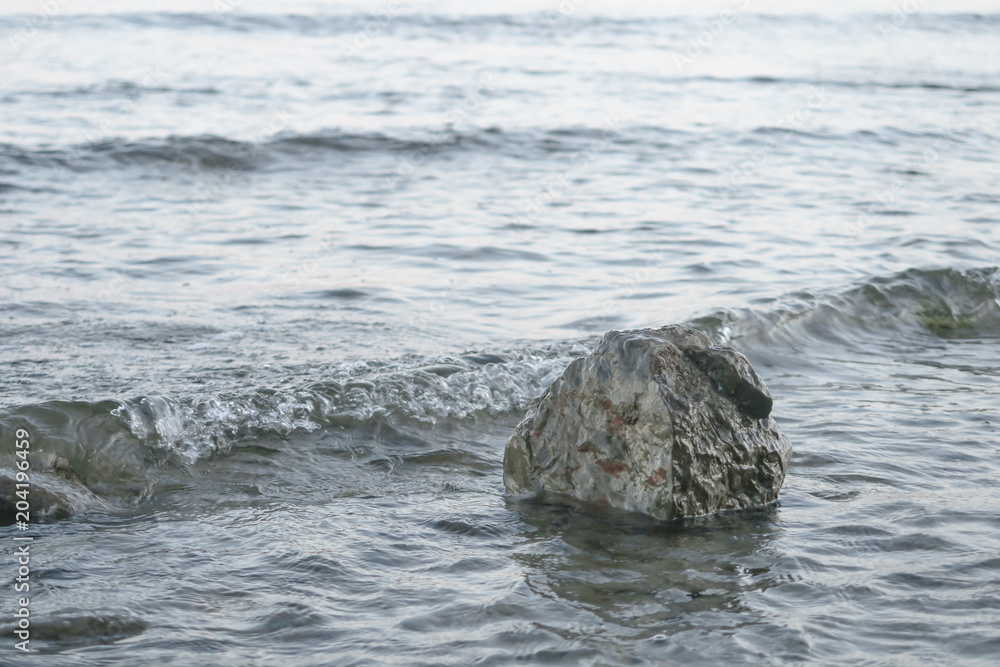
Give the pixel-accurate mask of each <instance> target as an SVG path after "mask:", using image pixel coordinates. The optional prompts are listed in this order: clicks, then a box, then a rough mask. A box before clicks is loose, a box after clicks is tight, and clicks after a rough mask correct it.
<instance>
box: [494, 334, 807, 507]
mask: <svg viewBox="0 0 1000 667" xmlns="http://www.w3.org/2000/svg"><path fill="white" fill-rule="evenodd" d="M771 404H772V401H771V396H770V394H769V393H768V391H767V387H766V386H765V385H764V382H763V381H762V380H761V379H760V377H759V376H758V375H757V373H756V372H754V370H753V368H752V367H751V366H750V362H749V361H747V358H746V357H744V356H743V355H742V354H740V353H739V352H737V351H736V350H735V349H733V348H731V347H728V346H717V345H713V343H712V339H711V338H709V337H708V336H707V335H705V334H704V333H702V332H700V331H696V330H694V329H690V328H688V327H684V326H669V327H664V328H662V329H641V330H637V331H611V332H609V333H607V334H606V335H605V336H604V338H603V339H602V340H601V342H600V343H599V344H598V345H597V348H596V349H595V350H594V351H593V352H592V353H591V354H590V355H589V356H586V357H583V358H580V359H577V360H575V361H573V362H572V363H571V364H570V365H569V366H568V367H567V368H566V370H565V371H564V372H563V374H562V376H560V377H559V378H558V379H557V380H556V381H555V382H553V383H552V386H551V387H549V388H548V389H547V390H546V391H545V393H544V394H543V395H542V396H541V398H539V399H538V400H537V401H536V402H535V403H533V404H532V406H531V408H530V409H529V411H528V414H527V416H526V417H525V418H524V420H522V421H521V423H520V424H519V425H518V426H517V429H516V430H515V431H514V434H513V435H512V436H511V437H510V440H508V442H507V449H506V451H505V452H504V486H505V487H506V488H507V491H508V493H511V494H515V495H529V494H543V495H544V496H545V497H546V498H547V499H550V500H561V501H568V502H570V503H573V504H577V505H581V506H584V507H587V506H590V507H614V508H618V509H623V510H629V511H635V512H642V513H645V514H648V515H650V516H653V517H655V518H657V519H673V518H677V517H682V516H696V515H701V514H709V513H711V512H715V511H717V510H724V509H739V508H746V507H753V506H757V505H763V504H766V503H769V502H772V501H774V500H776V499H777V497H778V490H779V489H780V488H781V483H782V481H783V480H784V477H785V469H786V468H787V466H788V459H789V457H790V456H791V445H790V444H789V442H788V440H787V439H786V438H785V436H784V435H783V434H782V433H781V431H780V430H779V429H778V426H777V424H775V423H774V420H773V419H772V418H771V417H770V414H771Z"/></svg>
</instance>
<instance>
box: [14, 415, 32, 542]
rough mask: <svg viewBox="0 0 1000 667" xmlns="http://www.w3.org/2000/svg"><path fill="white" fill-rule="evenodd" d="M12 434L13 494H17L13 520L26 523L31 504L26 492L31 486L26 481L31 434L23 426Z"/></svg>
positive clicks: (29, 465)
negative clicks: (15, 470)
mask: <svg viewBox="0 0 1000 667" xmlns="http://www.w3.org/2000/svg"><path fill="white" fill-rule="evenodd" d="M14 436H15V440H14V447H15V449H14V456H15V463H14V465H15V466H16V467H17V472H16V473H14V489H15V490H14V495H15V496H17V500H16V501H15V503H14V509H15V510H16V511H17V513H16V514H15V516H14V520H15V521H23V522H25V523H28V520H29V518H30V509H31V505H30V504H29V503H28V493H29V492H30V488H31V487H30V485H29V482H28V468H30V467H31V464H29V463H28V452H29V451H31V440H30V439H29V438H30V437H31V436H30V434H29V433H28V432H27V431H26V430H24V429H23V428H19V429H17V432H16V433H15V434H14Z"/></svg>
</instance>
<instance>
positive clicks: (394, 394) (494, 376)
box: [0, 268, 1000, 500]
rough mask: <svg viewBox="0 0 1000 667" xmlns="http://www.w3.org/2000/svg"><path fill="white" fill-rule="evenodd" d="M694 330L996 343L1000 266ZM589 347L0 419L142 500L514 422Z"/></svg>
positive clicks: (2, 462)
mask: <svg viewBox="0 0 1000 667" xmlns="http://www.w3.org/2000/svg"><path fill="white" fill-rule="evenodd" d="M690 324H691V325H693V326H695V327H698V328H700V329H702V330H704V331H706V332H708V333H709V334H711V335H713V336H714V337H715V338H716V339H717V340H719V341H720V342H724V341H732V342H733V343H734V344H735V345H736V346H737V347H740V348H743V349H744V350H745V351H747V352H748V354H749V353H753V352H754V351H755V350H756V351H758V352H759V351H761V350H762V349H763V348H770V349H780V350H781V351H782V354H783V355H784V356H786V357H787V356H794V355H796V354H799V355H803V356H808V354H809V350H816V349H823V348H822V346H829V345H831V344H837V345H851V346H855V347H857V346H859V345H869V346H871V345H879V344H883V343H884V344H886V345H890V346H891V345H899V344H901V343H900V342H899V341H900V339H899V335H898V332H899V331H903V332H904V333H905V334H906V336H913V335H919V336H925V337H932V338H933V337H938V338H955V337H964V338H974V337H980V338H991V337H992V338H995V337H1000V269H997V268H980V269H972V270H967V271H959V270H955V269H934V270H918V269H911V270H908V271H904V272H902V273H899V274H895V275H891V276H886V277H878V278H874V279H871V280H868V281H865V282H863V283H861V284H859V285H857V286H855V287H853V288H850V289H848V290H846V291H844V292H841V293H835V294H813V293H806V292H799V293H794V294H790V295H787V296H785V297H783V298H781V299H775V300H774V301H773V302H771V303H762V304H758V307H756V308H746V309H740V310H729V311H720V312H717V313H714V314H712V315H709V316H706V317H702V318H699V319H696V320H694V321H692V322H690ZM894 331H895V332H897V333H893V332H894ZM593 342H594V339H588V340H580V341H568V342H563V343H554V344H551V345H548V346H541V347H527V348H523V349H515V350H511V351H505V352H502V353H494V352H484V353H479V354H466V355H462V356H448V357H437V358H428V357H417V356H411V357H405V358H402V359H399V360H396V361H392V362H388V363H386V362H379V361H374V360H372V361H367V362H354V363H347V364H342V365H340V366H337V367H335V370H334V371H333V372H331V374H330V375H331V376H330V377H329V378H328V379H326V380H324V381H322V382H314V383H311V384H302V385H300V386H295V384H294V382H291V383H290V384H291V388H282V389H273V388H264V387H256V388H246V389H235V390H233V391H231V392H229V393H219V394H212V395H197V396H187V397H185V396H156V395H147V396H137V397H133V398H128V399H118V400H106V401H100V402H85V401H77V402H74V401H51V402H47V403H42V404H37V405H26V406H19V407H15V408H12V409H8V410H7V411H5V412H4V413H0V428H4V429H7V430H13V429H17V428H28V429H29V430H30V431H31V432H32V434H33V437H34V438H35V441H34V444H33V446H34V447H35V448H36V449H35V450H33V451H39V452H44V453H45V454H44V456H45V457H48V458H47V459H44V458H43V459H40V460H39V461H40V462H39V464H38V465H39V467H40V468H41V470H40V472H41V473H43V474H49V475H50V476H52V477H53V480H52V481H53V483H55V482H56V481H58V480H56V479H55V477H56V476H61V477H62V478H63V480H62V481H59V482H58V484H55V486H56V487H59V485H60V484H61V485H63V486H65V484H66V483H69V484H71V485H75V486H74V488H76V489H77V490H79V491H80V492H81V493H85V492H86V493H93V494H95V497H94V498H93V499H95V500H96V499H99V498H103V497H117V498H125V499H130V498H131V499H136V500H141V499H142V498H144V497H146V496H148V495H149V494H150V493H152V489H153V487H154V483H153V482H152V481H151V471H153V470H155V469H157V468H161V467H163V466H165V465H166V466H171V467H176V466H181V467H184V466H186V465H189V464H192V463H195V462H196V461H199V460H204V459H206V458H210V457H213V456H224V455H225V454H226V452H227V451H228V450H229V449H230V447H231V446H232V445H233V444H234V443H237V442H240V441H246V440H253V439H255V438H259V437H262V436H267V435H279V436H284V435H289V434H294V433H308V432H312V431H317V430H321V429H329V428H335V429H341V430H348V431H350V430H352V429H363V428H364V427H365V426H366V425H367V426H370V425H372V424H382V425H386V426H388V427H390V428H392V429H395V430H396V431H397V432H410V433H413V432H420V431H421V430H425V429H433V428H435V427H437V426H440V425H455V424H458V425H461V424H467V425H474V424H477V423H481V422H482V421H483V420H485V421H487V422H489V421H492V422H493V423H494V424H499V423H501V422H503V421H504V420H506V421H510V420H513V419H516V416H517V415H518V414H520V412H521V411H523V410H524V409H526V408H527V406H528V404H529V403H530V401H531V400H532V399H533V398H535V397H537V396H538V395H540V394H541V393H542V392H543V391H544V390H545V388H546V387H547V386H548V385H549V384H550V383H551V382H552V381H553V380H554V379H555V378H556V377H557V376H558V375H559V374H560V373H561V372H562V370H563V369H564V368H565V367H566V365H567V364H568V363H569V362H570V361H572V360H573V359H574V358H577V357H579V356H581V355H583V354H586V352H587V351H588V350H589V348H590V346H591V345H592V344H593ZM928 344H932V343H928ZM12 446H13V445H12V444H11V441H10V440H8V441H7V442H5V443H4V444H3V447H4V449H3V450H0V468H5V467H6V468H12V462H13V456H14V453H13V449H11V447H12ZM33 465H34V464H33ZM46 466H47V467H46ZM33 469H34V468H33ZM2 476H3V471H2V470H0V477H2Z"/></svg>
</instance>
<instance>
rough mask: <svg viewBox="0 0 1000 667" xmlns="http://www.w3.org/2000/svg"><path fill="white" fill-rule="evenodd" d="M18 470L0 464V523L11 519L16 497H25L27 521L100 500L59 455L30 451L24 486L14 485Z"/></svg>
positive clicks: (67, 512) (50, 518)
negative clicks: (28, 468) (29, 466)
mask: <svg viewBox="0 0 1000 667" xmlns="http://www.w3.org/2000/svg"><path fill="white" fill-rule="evenodd" d="M18 472H19V471H18V470H17V469H15V468H14V467H10V468H7V467H0V526H10V525H12V524H14V523H15V521H16V520H17V512H18V509H17V503H18V501H19V500H23V501H27V504H28V507H29V508H30V509H29V517H30V522H35V521H39V520H42V521H47V520H48V521H57V520H60V519H65V518H68V517H70V516H73V515H74V514H76V513H77V512H80V511H82V510H85V509H89V508H92V507H95V506H98V505H102V504H103V502H102V501H101V499H100V498H98V497H97V496H95V495H94V494H93V493H92V492H91V491H90V490H89V489H88V488H87V487H86V486H84V484H83V482H82V481H81V480H80V478H79V477H78V476H77V474H76V473H75V472H74V471H73V469H72V468H71V467H70V464H69V461H67V460H66V459H64V458H63V457H61V456H56V455H54V454H51V453H49V452H37V453H35V454H33V455H32V457H31V468H30V470H29V472H28V473H26V474H27V478H28V479H29V480H30V482H28V486H27V487H25V486H24V483H23V482H21V485H20V486H18V484H19V480H18V478H17V474H18ZM25 488H27V494H25V493H24V490H25ZM19 493H20V495H18V494H19ZM22 507H23V505H22Z"/></svg>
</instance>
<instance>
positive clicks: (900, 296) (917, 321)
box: [694, 267, 1000, 349]
mask: <svg viewBox="0 0 1000 667" xmlns="http://www.w3.org/2000/svg"><path fill="white" fill-rule="evenodd" d="M694 324H695V325H696V326H698V327H700V328H702V329H703V330H705V331H707V332H709V333H711V334H713V335H714V336H715V337H716V338H717V339H720V340H723V341H728V340H731V339H741V340H744V341H761V342H767V341H771V340H779V341H783V343H784V344H786V345H787V346H788V349H796V348H797V347H798V346H800V345H801V344H803V343H805V342H807V341H808V340H810V339H821V340H824V341H831V340H836V341H840V342H844V341H846V340H850V339H851V338H853V337H854V336H855V335H856V334H857V333H859V332H874V333H876V334H884V333H885V332H886V331H887V330H889V329H893V328H907V329H910V330H914V329H915V330H917V331H922V332H924V333H926V334H930V335H935V336H939V337H943V338H962V337H966V338H976V337H998V336H1000V269H998V268H996V267H984V268H978V269H969V270H965V271H959V270H957V269H951V268H942V269H909V270H907V271H903V272H901V273H898V274H894V275H891V276H883V277H876V278H872V279H869V280H866V281H865V282H863V283H861V284H860V285H857V286H855V287H853V288H851V289H849V290H847V291H846V292H843V293H841V294H834V295H829V294H822V293H817V294H814V293H810V292H797V293H795V294H791V295H788V296H786V297H784V298H783V299H781V300H780V301H778V302H777V303H775V304H774V305H773V306H772V307H771V308H769V309H766V310H758V309H752V308H744V309H738V310H726V311H720V312H717V313H714V314H712V315H709V316H706V317H702V318H699V319H697V320H695V321H694Z"/></svg>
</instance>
